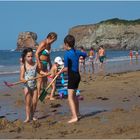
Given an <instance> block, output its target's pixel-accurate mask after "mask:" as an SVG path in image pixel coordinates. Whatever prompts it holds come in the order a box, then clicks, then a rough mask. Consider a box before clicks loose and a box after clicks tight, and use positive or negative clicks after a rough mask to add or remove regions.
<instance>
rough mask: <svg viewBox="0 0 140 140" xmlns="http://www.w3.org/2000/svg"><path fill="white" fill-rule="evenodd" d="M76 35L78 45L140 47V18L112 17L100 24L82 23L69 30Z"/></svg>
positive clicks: (116, 47) (107, 47)
mask: <svg viewBox="0 0 140 140" xmlns="http://www.w3.org/2000/svg"><path fill="white" fill-rule="evenodd" d="M69 34H71V35H73V36H75V38H76V46H77V47H78V46H83V47H85V48H87V49H88V48H90V47H91V46H92V47H94V48H95V49H97V48H98V47H99V46H100V45H103V46H104V47H105V48H106V49H114V50H115V49H117V50H118V49H119V50H120V49H126V50H128V49H140V19H138V20H131V21H128V20H120V19H117V18H115V19H110V20H106V21H102V22H100V23H98V24H91V25H80V26H76V27H73V28H71V29H70V30H69Z"/></svg>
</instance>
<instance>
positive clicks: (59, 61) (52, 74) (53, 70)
mask: <svg viewBox="0 0 140 140" xmlns="http://www.w3.org/2000/svg"><path fill="white" fill-rule="evenodd" d="M63 64H64V63H63V61H62V59H61V57H59V56H58V57H56V58H55V59H54V64H53V66H52V68H51V70H50V72H48V75H49V76H48V82H49V83H50V82H51V81H52V80H53V78H54V77H55V76H56V74H57V72H58V67H59V66H61V65H63ZM51 87H52V90H51V94H50V96H47V98H49V99H50V100H55V98H54V92H55V90H56V86H55V82H53V83H52V85H51Z"/></svg>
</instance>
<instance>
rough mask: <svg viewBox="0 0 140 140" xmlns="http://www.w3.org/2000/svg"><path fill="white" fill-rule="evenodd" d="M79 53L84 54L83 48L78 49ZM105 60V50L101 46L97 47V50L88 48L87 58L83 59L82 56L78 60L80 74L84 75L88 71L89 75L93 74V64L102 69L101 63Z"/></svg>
mask: <svg viewBox="0 0 140 140" xmlns="http://www.w3.org/2000/svg"><path fill="white" fill-rule="evenodd" d="M80 50H81V52H85V53H87V52H86V50H85V49H84V47H83V46H81V47H80ZM105 58H106V54H105V49H104V47H103V45H101V46H99V49H98V50H94V48H93V47H91V48H90V50H89V52H88V53H87V57H86V58H83V57H82V56H81V57H80V58H79V71H80V73H82V72H83V73H84V74H85V73H86V71H88V73H89V74H92V75H93V74H94V64H95V63H98V64H99V69H100V70H102V69H103V63H104V60H105Z"/></svg>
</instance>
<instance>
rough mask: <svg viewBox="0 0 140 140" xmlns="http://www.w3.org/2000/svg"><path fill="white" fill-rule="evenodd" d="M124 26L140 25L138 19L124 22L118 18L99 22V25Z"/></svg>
mask: <svg viewBox="0 0 140 140" xmlns="http://www.w3.org/2000/svg"><path fill="white" fill-rule="evenodd" d="M102 23H104V24H115V25H118V24H124V25H136V24H140V19H136V20H124V19H119V18H113V19H108V20H104V21H101V22H99V24H102Z"/></svg>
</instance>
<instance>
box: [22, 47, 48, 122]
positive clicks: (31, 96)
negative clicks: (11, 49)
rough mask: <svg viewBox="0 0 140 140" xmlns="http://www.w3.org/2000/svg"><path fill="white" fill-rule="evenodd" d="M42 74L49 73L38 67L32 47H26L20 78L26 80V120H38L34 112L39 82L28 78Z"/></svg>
mask: <svg viewBox="0 0 140 140" xmlns="http://www.w3.org/2000/svg"><path fill="white" fill-rule="evenodd" d="M37 72H39V73H40V74H45V75H46V74H47V73H44V72H43V71H39V69H38V68H37V63H35V62H33V50H32V48H27V49H24V50H23V52H22V65H21V66H20V80H21V81H24V94H25V104H26V119H25V121H24V122H29V121H30V120H34V121H35V120H37V118H35V117H34V113H35V110H36V106H37V101H38V93H37V82H36V80H30V81H28V82H26V80H28V79H30V78H34V77H36V75H37Z"/></svg>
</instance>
